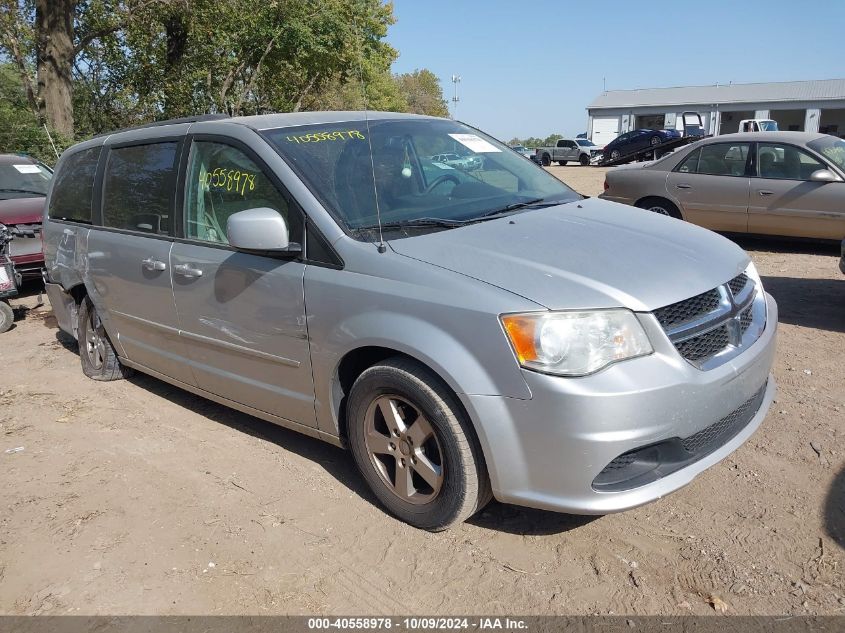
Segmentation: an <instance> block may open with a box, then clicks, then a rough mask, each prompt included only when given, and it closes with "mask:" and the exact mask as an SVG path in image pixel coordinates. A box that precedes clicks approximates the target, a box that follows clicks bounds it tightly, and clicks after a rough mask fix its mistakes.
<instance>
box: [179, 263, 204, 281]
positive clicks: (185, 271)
mask: <svg viewBox="0 0 845 633" xmlns="http://www.w3.org/2000/svg"><path fill="white" fill-rule="evenodd" d="M173 272H174V273H176V274H177V275H181V276H182V277H188V278H189V279H196V278H197V277H202V270H200V269H199V268H192V267H191V266H190V264H179V265H178V266H174V267H173Z"/></svg>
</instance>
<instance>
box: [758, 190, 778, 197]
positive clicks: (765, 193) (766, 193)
mask: <svg viewBox="0 0 845 633" xmlns="http://www.w3.org/2000/svg"><path fill="white" fill-rule="evenodd" d="M758 193H759V194H760V195H761V196H771V195H774V193H775V192H774V191H769V190H768V189H760V191H759V192H758Z"/></svg>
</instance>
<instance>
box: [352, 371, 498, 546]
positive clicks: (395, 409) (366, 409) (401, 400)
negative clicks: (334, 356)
mask: <svg viewBox="0 0 845 633" xmlns="http://www.w3.org/2000/svg"><path fill="white" fill-rule="evenodd" d="M347 420H348V436H349V447H350V449H351V450H352V454H353V456H354V458H355V462H356V464H357V465H358V468H359V470H360V471H361V474H362V475H363V476H364V479H365V480H366V481H367V484H369V486H370V488H371V489H372V491H373V493H375V495H376V497H378V500H379V501H380V502H381V503H382V505H383V506H384V507H385V508H386V509H387V510H388V511H389V512H390V513H391V514H393V515H394V516H396V517H398V518H399V519H401V520H403V521H405V522H407V523H410V524H411V525H413V526H415V527H418V528H422V529H424V530H431V531H435V532H436V531H440V530H445V529H447V528H450V527H452V526H453V525H455V524H457V523H460V522H462V521H464V520H466V519H467V518H469V517H470V516H472V515H473V514H474V513H475V512H477V511H478V510H479V509H481V508H482V507H484V505H486V504H487V502H488V501H489V500H490V498H491V496H492V494H491V492H490V484H489V481H488V479H487V472H486V468H485V465H484V458H483V456H482V454H481V450H480V448H479V446H478V442H477V440H476V439H475V436H474V434H473V432H472V430H471V429H470V427H469V423H468V422H467V420H466V419H465V415H464V413H463V411H462V409H461V407H460V405H459V404H458V402H457V400H456V398H455V396H454V395H453V394H452V393H451V391H450V390H449V389H448V388H447V387H446V386H445V385H444V384H443V383H442V381H441V380H440V379H439V378H438V377H437V376H435V375H434V374H432V373H431V372H430V371H429V370H428V369H426V368H425V367H423V366H421V365H419V364H418V363H416V362H414V361H411V360H409V359H405V358H398V357H397V358H392V359H388V360H386V361H384V362H382V363H380V364H378V365H375V366H373V367H370V368H369V369H367V370H365V371H364V372H363V373H362V374H361V375H360V376H359V377H358V379H357V380H356V381H355V384H354V385H353V386H352V390H351V392H350V395H349V404H348V408H347Z"/></svg>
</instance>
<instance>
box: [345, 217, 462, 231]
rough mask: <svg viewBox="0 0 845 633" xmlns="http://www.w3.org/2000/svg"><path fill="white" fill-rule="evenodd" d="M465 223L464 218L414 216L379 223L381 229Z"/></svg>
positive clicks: (375, 226)
mask: <svg viewBox="0 0 845 633" xmlns="http://www.w3.org/2000/svg"><path fill="white" fill-rule="evenodd" d="M464 224H467V222H466V221H465V220H448V219H446V218H415V219H413V220H396V221H394V222H384V223H382V225H381V228H382V230H384V229H404V228H417V227H423V228H424V227H429V226H434V227H444V228H449V229H451V228H455V227H456V226H463V225H464ZM378 228H379V225H378V224H371V225H369V226H359V227H356V229H355V230H356V231H375V230H377V229H378Z"/></svg>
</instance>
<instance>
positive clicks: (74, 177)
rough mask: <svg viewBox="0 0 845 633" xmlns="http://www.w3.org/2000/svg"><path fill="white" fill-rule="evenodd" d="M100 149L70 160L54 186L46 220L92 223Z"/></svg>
mask: <svg viewBox="0 0 845 633" xmlns="http://www.w3.org/2000/svg"><path fill="white" fill-rule="evenodd" d="M99 160H100V148H99V147H92V148H90V149H84V150H82V151H81V152H76V153H75V154H72V155H70V156H68V157H67V158H66V159H65V161H64V162H63V163H62V165H61V169H59V171H58V173H57V174H56V175H55V177H54V178H55V181H54V182H53V192H52V193H51V194H50V207H49V209H48V210H47V216H48V217H49V218H51V219H53V220H72V221H74V222H83V223H85V224H90V223H91V200H92V197H93V189H94V175H95V174H96V172H97V162H98V161H99Z"/></svg>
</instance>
